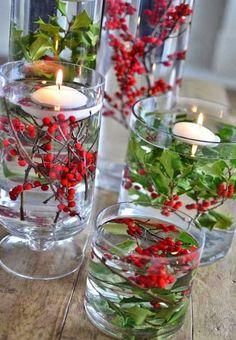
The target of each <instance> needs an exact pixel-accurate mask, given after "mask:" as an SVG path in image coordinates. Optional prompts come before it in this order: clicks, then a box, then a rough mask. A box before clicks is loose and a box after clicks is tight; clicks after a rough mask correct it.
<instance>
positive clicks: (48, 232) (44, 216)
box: [0, 61, 104, 280]
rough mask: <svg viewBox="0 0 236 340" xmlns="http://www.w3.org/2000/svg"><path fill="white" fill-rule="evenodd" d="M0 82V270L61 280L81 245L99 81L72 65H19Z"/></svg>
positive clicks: (76, 263)
mask: <svg viewBox="0 0 236 340" xmlns="http://www.w3.org/2000/svg"><path fill="white" fill-rule="evenodd" d="M56 75H57V76H56ZM63 76H64V80H62V77H63ZM59 78H60V79H59ZM55 79H56V83H57V85H55ZM0 82H1V83H0V107H1V116H0V143H1V144H0V145H1V148H0V154H1V165H0V190H1V199H0V223H1V225H2V226H3V227H4V228H5V229H6V230H7V231H8V232H9V233H10V234H11V235H10V236H6V237H5V238H4V239H3V240H2V241H1V243H0V263H1V265H2V267H3V268H4V269H6V270H8V271H10V272H11V273H14V274H16V275H19V276H22V277H26V278H30V279H45V280H46V279H54V278H59V277H63V276H66V275H68V274H70V273H71V272H73V271H75V270H76V269H78V268H79V267H80V265H81V263H82V260H83V255H84V249H85V246H86V242H87V236H88V230H87V228H86V227H87V226H88V222H89V217H90V213H91V208H92V201H93V195H94V179H95V170H96V158H97V147H98V137H99V128H100V111H101V108H102V105H103V104H102V101H103V86H104V79H103V77H102V76H101V75H100V74H99V73H97V72H95V71H93V70H92V69H88V68H85V67H82V66H77V65H74V64H69V63H58V62H45V61H36V62H30V63H29V62H24V61H19V62H12V63H7V64H5V65H3V66H2V67H1V68H0ZM76 235H78V236H76Z"/></svg>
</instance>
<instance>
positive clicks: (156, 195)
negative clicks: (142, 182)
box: [151, 192, 159, 200]
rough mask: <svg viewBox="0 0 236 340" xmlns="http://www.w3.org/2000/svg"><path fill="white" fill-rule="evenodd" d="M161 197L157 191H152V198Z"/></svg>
mask: <svg viewBox="0 0 236 340" xmlns="http://www.w3.org/2000/svg"><path fill="white" fill-rule="evenodd" d="M157 197H159V195H158V193H157V192H152V193H151V198H152V199H153V200H154V199H155V198H157Z"/></svg>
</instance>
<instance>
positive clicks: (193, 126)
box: [172, 113, 220, 146]
mask: <svg viewBox="0 0 236 340" xmlns="http://www.w3.org/2000/svg"><path fill="white" fill-rule="evenodd" d="M202 124H203V114H202V113H200V114H199V117H198V121H197V123H191V122H180V123H176V124H175V125H174V127H173V129H172V133H173V135H174V136H175V137H176V139H178V140H181V141H182V142H184V143H186V144H194V145H205V146H217V143H219V142H220V138H219V137H218V136H216V135H215V134H214V133H213V132H212V131H211V130H209V129H208V128H206V127H204V126H203V125H202Z"/></svg>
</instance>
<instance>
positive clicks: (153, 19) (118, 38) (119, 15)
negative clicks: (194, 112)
mask: <svg viewBox="0 0 236 340" xmlns="http://www.w3.org/2000/svg"><path fill="white" fill-rule="evenodd" d="M193 6H194V0H187V1H186V0H184V1H183V0H171V1H167V0H163V1H160V0H155V1H146V0H132V1H130V2H129V3H126V2H125V1H123V0H120V1H113V0H108V1H107V2H106V10H105V17H104V24H103V27H104V29H103V32H102V40H101V55H100V57H101V58H100V60H99V64H98V70H99V71H100V72H101V73H102V74H104V75H106V96H105V108H104V114H103V117H102V126H101V143H100V157H99V164H98V169H99V171H100V173H101V176H100V177H98V180H99V183H98V184H99V185H100V186H101V187H106V188H109V189H113V190H116V191H118V190H119V184H120V179H121V173H122V168H123V162H124V159H125V153H126V149H127V143H128V132H127V128H128V124H129V117H130V112H131V107H132V105H133V104H134V103H135V102H136V101H137V100H138V99H140V98H143V97H146V96H153V95H158V94H162V93H166V92H169V93H170V94H172V96H170V97H169V99H170V101H175V97H176V95H177V94H178V91H179V86H180V84H181V81H182V76H183V66H184V62H185V57H186V53H187V48H188V41H189V34H190V27H191V20H192V14H193ZM107 45H108V46H107ZM114 140H115V141H116V143H114ZM111 146H112V147H111Z"/></svg>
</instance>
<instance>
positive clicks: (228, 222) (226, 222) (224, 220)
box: [209, 210, 234, 229]
mask: <svg viewBox="0 0 236 340" xmlns="http://www.w3.org/2000/svg"><path fill="white" fill-rule="evenodd" d="M209 213H210V214H211V215H212V216H213V217H215V219H216V221H217V223H216V224H215V228H218V229H229V228H230V227H231V226H232V224H233V222H234V219H233V216H231V215H226V214H223V213H222V212H219V211H216V210H211V211H210V212H209Z"/></svg>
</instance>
